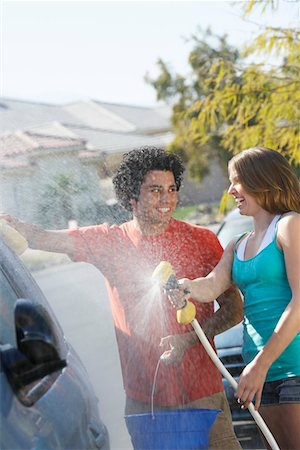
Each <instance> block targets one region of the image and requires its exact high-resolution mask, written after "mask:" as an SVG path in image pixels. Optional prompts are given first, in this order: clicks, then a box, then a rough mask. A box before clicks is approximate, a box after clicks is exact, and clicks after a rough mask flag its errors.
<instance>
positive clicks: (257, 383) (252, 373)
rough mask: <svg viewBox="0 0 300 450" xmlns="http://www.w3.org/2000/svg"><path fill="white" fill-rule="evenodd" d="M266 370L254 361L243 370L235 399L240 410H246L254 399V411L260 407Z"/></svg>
mask: <svg viewBox="0 0 300 450" xmlns="http://www.w3.org/2000/svg"><path fill="white" fill-rule="evenodd" d="M267 372H268V368H263V367H262V366H261V365H260V364H258V362H257V361H256V360H255V359H254V360H253V361H251V362H250V363H249V364H248V365H247V366H246V367H245V368H244V370H243V372H242V373H241V375H240V378H239V381H238V389H237V392H236V397H237V399H238V400H237V401H238V403H241V404H242V406H241V408H242V409H246V408H248V406H249V404H250V403H251V402H252V401H253V399H254V397H255V409H256V410H258V409H259V407H260V401H261V394H262V390H263V386H264V382H265V379H266V376H267Z"/></svg>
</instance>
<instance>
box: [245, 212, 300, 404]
mask: <svg viewBox="0 0 300 450" xmlns="http://www.w3.org/2000/svg"><path fill="white" fill-rule="evenodd" d="M299 236H300V215H299V214H293V215H289V216H286V217H285V218H283V219H281V221H280V222H279V226H278V234H277V242H278V245H279V246H280V247H281V248H282V251H283V253H284V259H285V266H286V272H287V277H288V281H289V285H290V288H291V291H292V298H291V301H290V302H289V304H288V305H287V307H286V309H285V310H284V312H283V314H282V316H281V318H280V319H279V321H278V323H277V325H276V327H275V329H274V332H273V334H272V336H271V337H270V339H269V340H268V342H267V343H266V345H265V347H264V348H263V349H262V350H261V351H260V352H259V353H258V354H257V356H256V357H255V358H254V360H253V361H252V362H251V363H250V364H248V365H247V366H246V367H245V369H244V371H243V373H242V375H241V377H240V380H239V387H238V391H237V396H238V398H240V399H241V400H242V401H243V403H244V404H245V407H247V406H248V404H249V403H250V401H252V399H253V397H254V396H255V398H256V400H255V408H256V409H258V408H259V405H260V400H261V393H262V388H263V384H264V381H265V378H266V374H267V372H268V370H269V368H270V366H271V364H272V363H273V362H274V361H275V360H276V359H277V358H278V357H279V356H280V355H281V353H282V352H283V351H284V350H285V348H286V347H287V346H288V345H289V344H290V342H291V341H292V340H293V339H294V337H295V336H296V334H297V333H298V332H299V331H300V277H299V273H300V249H299ZM266 320H267V317H266Z"/></svg>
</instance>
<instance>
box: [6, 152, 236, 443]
mask: <svg viewBox="0 0 300 450" xmlns="http://www.w3.org/2000/svg"><path fill="white" fill-rule="evenodd" d="M183 172H184V167H183V164H182V162H181V160H180V158H179V157H178V156H177V155H175V154H171V153H167V152H166V151H164V150H162V149H159V148H155V147H146V148H140V149H137V150H132V151H130V152H129V153H127V154H125V155H124V157H123V160H122V162H121V164H120V167H119V169H118V170H117V173H116V174H115V176H114V178H113V183H114V188H115V192H116V197H117V199H118V201H119V203H120V204H121V205H122V206H123V207H124V208H126V209H127V210H129V211H131V212H132V215H133V218H132V220H130V221H128V222H126V223H123V224H121V225H112V226H109V225H108V224H100V225H93V226H88V227H80V228H77V229H73V230H59V231H54V230H53V231H46V230H42V229H40V228H38V227H35V226H33V225H30V224H25V223H24V222H20V221H18V220H17V219H16V218H14V217H12V216H8V215H2V218H4V219H6V220H8V221H9V222H10V223H11V225H12V226H14V227H15V228H16V229H17V230H18V231H19V232H21V233H22V234H23V235H24V236H25V237H26V238H27V240H28V242H29V245H30V247H31V248H36V249H41V250H46V251H54V252H59V253H66V254H68V255H69V256H70V257H71V258H72V259H73V260H74V261H85V262H88V263H91V264H93V265H95V266H96V267H97V268H98V269H99V270H100V271H101V272H102V274H103V275H104V277H105V279H106V286H107V290H108V294H109V298H110V302H111V308H112V315H113V320H114V326H115V331H116V337H117V343H118V347H119V354H120V360H121V367H122V374H123V383H124V389H125V392H126V407H125V413H126V414H136V413H145V412H150V411H151V393H152V390H153V389H152V388H153V381H154V375H155V371H156V367H157V364H158V361H159V360H160V357H161V355H162V354H163V358H162V359H161V361H162V362H161V364H160V365H159V368H158V372H157V377H156V383H155V389H154V397H153V408H154V411H161V410H170V409H171V410H172V409H189V408H208V409H221V410H222V413H220V414H219V416H218V418H217V420H216V422H215V424H214V425H213V427H212V429H211V433H210V441H209V446H210V447H209V448H218V449H222V450H223V449H237V448H241V447H240V445H239V443H238V441H237V439H236V437H235V434H234V431H233V427H232V421H231V414H230V409H229V406H228V402H227V400H226V397H225V394H224V388H223V385H222V379H221V375H220V373H219V372H218V370H217V368H216V367H215V366H214V364H213V363H212V361H211V359H210V358H209V356H208V355H207V353H206V351H205V350H204V348H203V347H202V345H201V343H200V342H199V340H198V338H197V336H196V334H195V332H194V331H193V330H192V327H191V325H184V326H183V325H179V324H178V323H177V321H176V315H175V313H174V309H173V307H172V305H171V304H170V303H169V302H168V301H167V300H166V299H164V298H162V296H161V295H159V294H158V293H157V289H155V288H154V287H153V284H152V281H151V274H152V273H153V270H154V269H155V268H156V267H157V265H158V264H159V262H160V261H163V260H165V261H170V263H171V264H172V266H173V267H174V270H175V272H176V274H177V276H178V277H179V278H183V277H186V278H195V277H199V276H205V275H207V274H208V273H209V272H210V271H211V270H212V268H213V267H214V266H215V265H216V264H217V263H218V261H219V260H220V258H221V255H222V253H223V250H222V247H221V245H220V243H219V241H218V239H217V237H216V236H215V235H214V234H213V233H212V232H211V231H209V230H208V229H206V228H203V227H200V226H196V225H192V224H189V223H186V222H182V221H179V220H175V219H174V218H173V217H172V214H173V212H174V210H175V208H176V206H177V202H178V191H179V189H180V186H181V183H182V176H183ZM217 302H218V303H219V305H220V308H219V309H218V311H216V312H215V313H214V308H213V305H212V304H210V303H206V304H200V303H196V308H197V315H196V317H197V319H198V321H199V322H200V323H201V325H202V328H203V330H204V331H205V332H206V335H207V336H208V338H209V339H210V341H211V343H212V345H214V344H213V336H214V335H216V334H218V333H221V332H222V331H225V330H226V329H228V328H230V327H232V326H233V325H235V324H236V323H238V322H240V321H241V320H242V317H243V312H242V300H241V297H240V295H239V293H238V291H237V290H236V289H235V288H233V287H232V288H230V289H229V290H228V291H227V292H226V293H225V294H222V295H221V296H220V297H219V298H218V299H217Z"/></svg>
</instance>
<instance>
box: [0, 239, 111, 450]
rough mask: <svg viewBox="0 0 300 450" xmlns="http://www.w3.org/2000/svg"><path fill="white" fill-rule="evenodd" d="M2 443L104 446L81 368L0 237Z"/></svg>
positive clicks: (83, 449) (83, 448)
mask: <svg viewBox="0 0 300 450" xmlns="http://www.w3.org/2000/svg"><path fill="white" fill-rule="evenodd" d="M0 356H1V366H0V398H1V406H0V408H1V412H0V448H1V450H12V449H14V450H16V449H18V450H19V449H61V450H67V449H69V450H75V449H80V450H89V449H102V450H108V449H109V438H108V433H107V429H106V427H105V425H104V424H103V423H102V421H101V420H100V417H99V413H98V400H97V398H96V397H95V394H94V391H93V388H92V386H91V383H90V381H89V378H88V375H87V372H86V370H85V368H84V366H83V365H82V363H81V361H80V359H79V357H78V356H77V354H76V353H75V351H74V349H73V348H72V347H71V346H70V345H69V343H68V342H67V341H66V339H65V337H64V333H63V331H62V329H61V327H60V325H59V323H58V321H57V319H56V317H55V315H54V313H53V312H52V310H51V308H50V306H49V304H48V302H47V300H46V299H45V297H44V295H43V294H42V292H41V290H40V289H39V287H38V286H37V284H36V283H35V281H34V280H33V278H32V277H31V275H30V273H29V272H28V270H27V269H26V268H25V267H24V266H23V264H22V263H21V261H20V259H19V258H18V257H17V256H16V254H15V253H14V252H13V251H12V250H11V248H10V247H8V246H7V245H6V244H5V242H4V241H3V240H2V239H1V237H0Z"/></svg>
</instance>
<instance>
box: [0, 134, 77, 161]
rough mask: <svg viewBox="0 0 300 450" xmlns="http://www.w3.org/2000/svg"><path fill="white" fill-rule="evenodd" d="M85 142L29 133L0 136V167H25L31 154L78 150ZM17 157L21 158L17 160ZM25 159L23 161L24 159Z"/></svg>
mask: <svg viewBox="0 0 300 450" xmlns="http://www.w3.org/2000/svg"><path fill="white" fill-rule="evenodd" d="M84 144H85V141H84V140H82V139H78V138H70V137H59V136H46V135H40V134H36V133H30V132H22V131H20V132H16V133H7V134H3V135H0V166H1V167H6V168H9V167H20V166H22V167H23V166H26V165H27V162H26V156H29V155H30V154H32V152H36V151H38V152H39V151H40V152H43V151H44V150H56V149H66V148H67V149H74V147H75V148H76V149H78V147H79V148H80V147H82V146H83V145H84ZM18 157H23V158H22V159H18ZM24 157H25V159H24Z"/></svg>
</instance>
